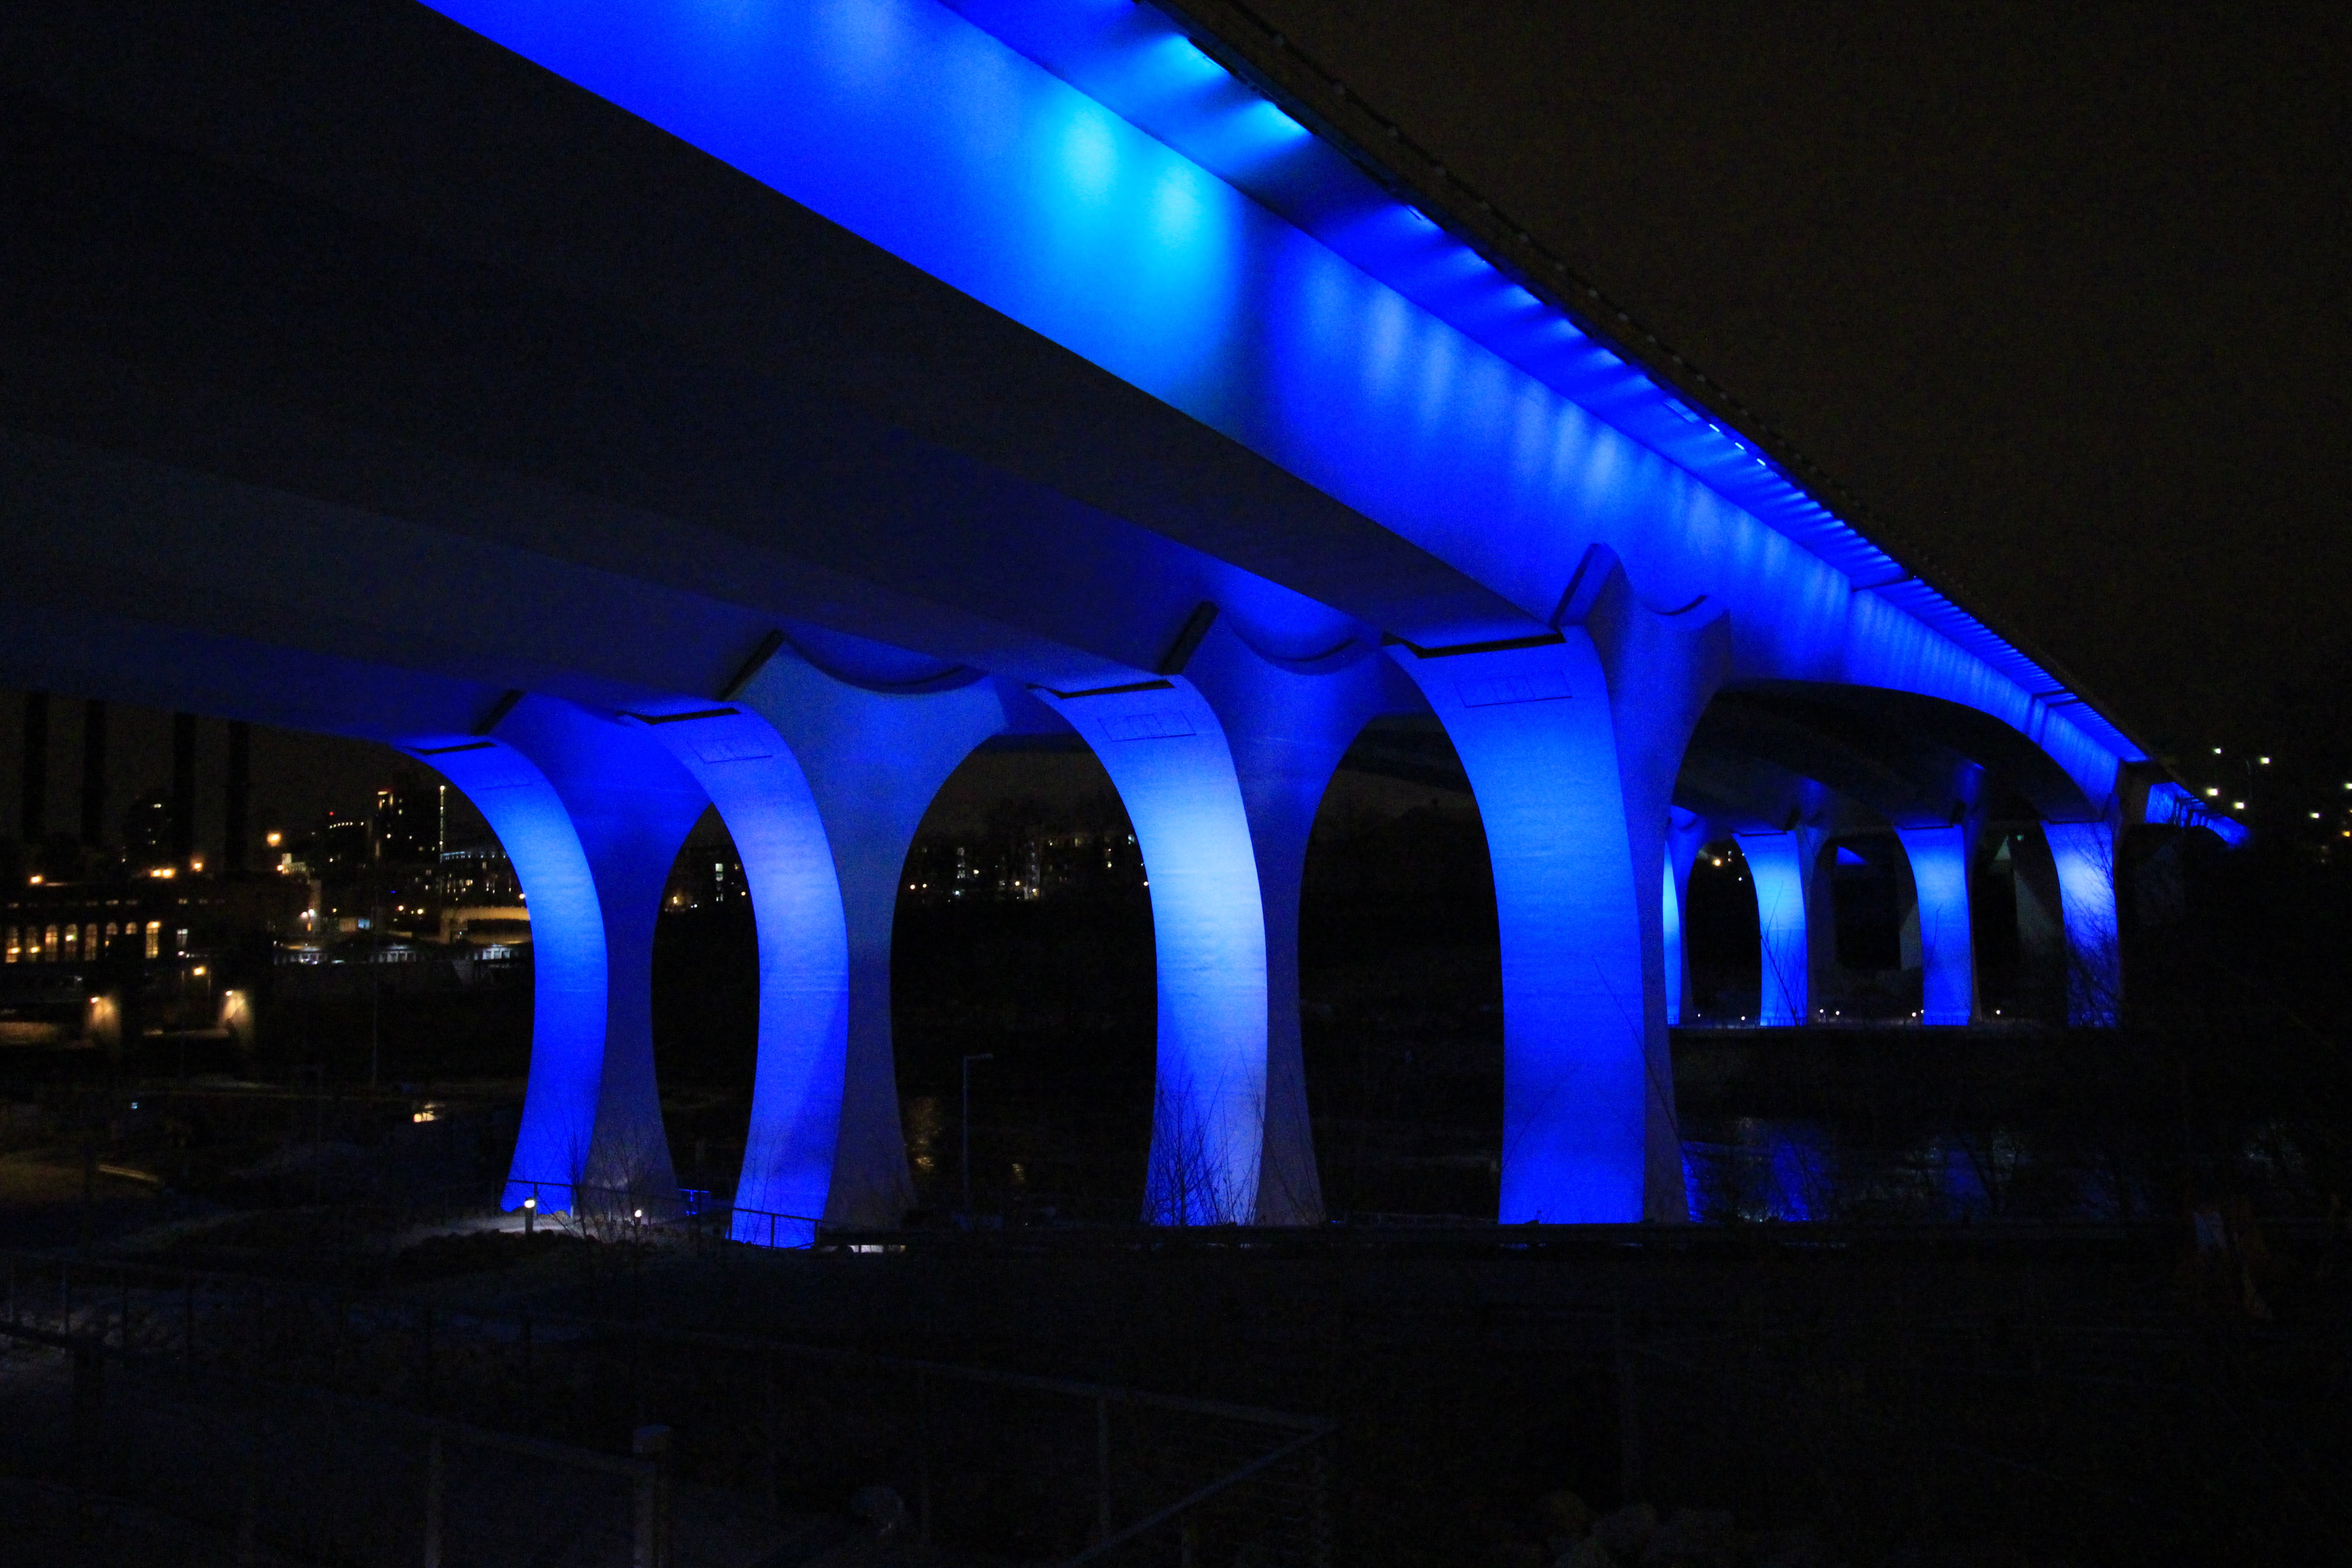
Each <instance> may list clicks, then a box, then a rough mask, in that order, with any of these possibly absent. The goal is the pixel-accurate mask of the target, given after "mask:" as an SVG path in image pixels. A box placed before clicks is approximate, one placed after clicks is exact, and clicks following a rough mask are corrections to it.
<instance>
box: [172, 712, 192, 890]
mask: <svg viewBox="0 0 2352 1568" xmlns="http://www.w3.org/2000/svg"><path fill="white" fill-rule="evenodd" d="M195 854H196V716H195V715H194V714H193V713H174V714H173V715H172V864H173V865H174V866H177V867H179V868H181V869H182V870H185V869H186V868H187V865H188V862H189V861H190V860H193V859H194V858H195Z"/></svg>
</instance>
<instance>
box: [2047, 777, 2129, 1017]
mask: <svg viewBox="0 0 2352 1568" xmlns="http://www.w3.org/2000/svg"><path fill="white" fill-rule="evenodd" d="M2042 837H2044V838H2045V839H2047V840H2048V842H2049V845H2050V858H2051V859H2052V860H2053V862H2054V863H2055V864H2056V866H2057V868H2058V912H2059V918H2060V920H2061V921H2062V922H2063V924H2064V926H2065V929H2066V1021H2067V1023H2069V1024H2070V1025H2073V1026H2074V1027H2076V1028H2097V1029H2111V1028H2113V1027H2115V1026H2116V1024H2117V1023H2119V1022H2121V1021H2122V1011H2123V948H2122V943H2121V942H2120V941H2119V940H2118V935H2117V929H2118V928H2117V926H2116V855H2115V847H2116V839H2115V832H2114V830H2113V829H2112V828H2110V827H2109V826H2107V825H2106V824H2105V823H2104V822H2047V823H2044V824H2042Z"/></svg>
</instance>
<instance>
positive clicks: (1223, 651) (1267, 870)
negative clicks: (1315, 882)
mask: <svg viewBox="0 0 2352 1568" xmlns="http://www.w3.org/2000/svg"><path fill="white" fill-rule="evenodd" d="M1239 620H1240V617H1237V616H1232V615H1227V616H1222V617H1221V618H1220V619H1219V620H1218V622H1217V624H1216V625H1215V626H1213V628H1212V629H1211V630H1210V632H1209V634H1208V636H1207V637H1205V638H1204V639H1203V640H1202V644H1201V646H1200V647H1199V648H1198V650H1196V651H1195V652H1194V654H1193V656H1192V661H1191V663H1189V664H1188V665H1186V667H1185V676H1186V679H1187V680H1188V682H1189V683H1190V684H1191V685H1192V688H1193V689H1195V690H1196V691H1198V692H1199V693H1200V694H1201V696H1202V697H1203V698H1204V699H1206V700H1207V701H1208V703H1209V705H1210V707H1211V708H1212V709H1213V710H1214V712H1215V714H1216V717H1217V721H1218V724H1219V727H1220V728H1221V729H1222V730H1223V731H1224V735H1225V740H1226V743H1227V746H1228V747H1229V749H1230V751H1231V752H1232V756H1233V763H1234V777H1235V779H1236V781H1237V783H1238V784H1239V785H1240V789H1241V797H1242V807H1243V811H1244V815H1245V816H1246V818H1247V821H1248V825H1249V834H1250V845H1251V850H1252V853H1253V856H1254V858H1255V863H1256V867H1257V885H1258V892H1259V896H1260V908H1261V910H1262V912H1263V924H1264V929H1265V1016H1266V1044H1265V1118H1264V1137H1263V1141H1262V1145H1261V1148H1262V1152H1261V1154H1260V1157H1259V1162H1258V1182H1257V1202H1256V1209H1255V1215H1254V1217H1255V1221H1256V1223H1258V1224H1260V1225H1314V1224H1318V1223H1320V1221H1321V1220H1322V1218H1323V1189H1322V1183H1321V1180H1320V1178H1319V1176H1318V1173H1317V1170H1316V1165H1315V1142H1314V1133H1313V1128H1312V1123H1311V1121H1309V1118H1308V1114H1307V1109H1308V1108H1307V1075H1306V1064H1305V1061H1304V1059H1303V1057H1302V1054H1301V1047H1300V1041H1299V1027H1298V896H1299V881H1300V879H1301V878H1302V876H1303V875H1304V874H1305V871H1306V865H1307V837H1308V835H1309V834H1310V833H1311V832H1312V831H1313V829H1314V826H1315V814H1316V811H1317V808H1318V807H1319V806H1320V805H1321V804H1322V800H1323V795H1324V792H1325V790H1326V789H1327V788H1328V785H1329V784H1330V780H1331V775H1332V773H1334V772H1336V771H1337V770H1338V768H1339V759H1340V758H1341V757H1342V756H1343V755H1345V754H1346V752H1347V749H1348V747H1349V744H1350V743H1352V742H1354V740H1355V738H1356V736H1357V734H1358V733H1359V732H1360V731H1362V729H1363V727H1364V725H1365V724H1366V723H1368V722H1369V721H1371V720H1372V719H1373V718H1375V717H1377V716H1379V715H1380V714H1381V713H1386V712H1392V711H1395V710H1398V709H1400V708H1411V707H1415V706H1418V702H1417V700H1415V699H1414V698H1413V697H1412V693H1411V691H1410V690H1409V689H1404V690H1400V689H1399V688H1402V687H1403V685H1404V683H1403V681H1402V679H1401V678H1400V677H1399V676H1398V674H1397V672H1396V670H1395V668H1394V667H1393V666H1392V665H1391V664H1390V662H1389V661H1388V660H1386V659H1383V658H1379V657H1377V655H1376V654H1375V652H1374V650H1373V649H1371V648H1370V647H1368V646H1366V645H1364V644H1362V643H1356V644H1352V645H1348V646H1345V647H1342V648H1340V650H1339V651H1338V652H1336V653H1334V654H1332V655H1331V656H1330V657H1329V658H1326V659H1322V660H1317V661H1311V662H1310V661H1301V660H1297V659H1291V658H1284V657H1283V656H1282V654H1281V653H1280V652H1279V651H1278V649H1276V648H1274V647H1266V646H1265V641H1264V638H1263V637H1262V636H1261V637H1253V636H1252V635H1251V634H1249V633H1245V632H1244V631H1243V630H1242V629H1241V627H1240V626H1239V625H1238V624H1237V622H1238V621H1239ZM1322 647H1325V648H1329V647H1331V644H1330V643H1329V642H1328V641H1326V642H1325V643H1323V644H1322ZM1148 864H1149V862H1148V860H1147V865H1148ZM1158 887H1159V882H1158V880H1157V873H1156V872H1155V873H1154V882H1153V888H1154V889H1155V892H1156V890H1157V889H1158Z"/></svg>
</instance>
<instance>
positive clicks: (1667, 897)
mask: <svg viewBox="0 0 2352 1568" xmlns="http://www.w3.org/2000/svg"><path fill="white" fill-rule="evenodd" d="M1659 872H1660V875H1659V880H1660V881H1662V882H1663V883H1664V884H1665V894H1664V921H1665V938H1666V1022H1667V1024H1668V1025H1669V1026H1674V1025H1679V1024H1680V1023H1681V1022H1682V1021H1683V987H1682V984H1681V982H1682V975H1683V890H1682V879H1681V878H1680V877H1678V876H1676V875H1675V864H1674V861H1673V860H1672V859H1669V860H1667V862H1666V863H1665V864H1664V866H1662V867H1661V868H1659Z"/></svg>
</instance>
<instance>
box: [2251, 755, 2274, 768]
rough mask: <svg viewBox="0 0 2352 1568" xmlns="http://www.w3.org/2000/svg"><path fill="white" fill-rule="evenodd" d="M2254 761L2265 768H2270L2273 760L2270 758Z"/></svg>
mask: <svg viewBox="0 0 2352 1568" xmlns="http://www.w3.org/2000/svg"><path fill="white" fill-rule="evenodd" d="M2254 761H2256V762H2258V763H2262V764H2263V766H2264V767H2269V766H2270V765H2271V760H2270V759H2269V758H2268V757H2256V758H2255V759H2254Z"/></svg>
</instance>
